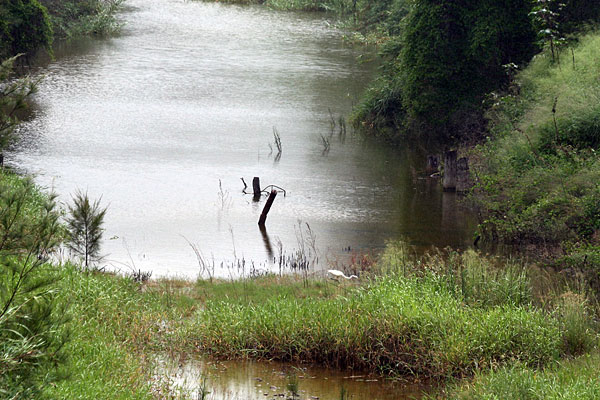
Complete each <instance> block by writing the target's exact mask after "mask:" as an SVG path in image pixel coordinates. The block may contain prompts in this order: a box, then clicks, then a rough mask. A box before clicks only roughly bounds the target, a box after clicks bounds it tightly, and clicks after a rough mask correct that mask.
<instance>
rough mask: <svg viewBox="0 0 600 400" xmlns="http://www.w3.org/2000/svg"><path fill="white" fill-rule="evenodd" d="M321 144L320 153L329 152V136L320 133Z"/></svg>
mask: <svg viewBox="0 0 600 400" xmlns="http://www.w3.org/2000/svg"><path fill="white" fill-rule="evenodd" d="M321 144H323V152H322V154H323V155H325V154H327V153H329V149H330V148H331V142H330V140H329V138H326V137H325V136H323V135H321Z"/></svg>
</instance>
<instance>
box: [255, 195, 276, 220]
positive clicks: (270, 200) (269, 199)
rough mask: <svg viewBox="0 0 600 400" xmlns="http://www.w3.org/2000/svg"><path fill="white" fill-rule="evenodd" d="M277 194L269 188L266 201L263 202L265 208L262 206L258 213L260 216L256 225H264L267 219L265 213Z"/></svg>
mask: <svg viewBox="0 0 600 400" xmlns="http://www.w3.org/2000/svg"><path fill="white" fill-rule="evenodd" d="M276 196H277V190H271V194H270V195H269V198H268V199H267V203H266V204H265V208H263V211H262V214H260V218H259V220H258V226H264V225H265V222H266V221H267V214H268V213H269V211H270V210H271V206H272V205H273V202H274V201H275V197H276Z"/></svg>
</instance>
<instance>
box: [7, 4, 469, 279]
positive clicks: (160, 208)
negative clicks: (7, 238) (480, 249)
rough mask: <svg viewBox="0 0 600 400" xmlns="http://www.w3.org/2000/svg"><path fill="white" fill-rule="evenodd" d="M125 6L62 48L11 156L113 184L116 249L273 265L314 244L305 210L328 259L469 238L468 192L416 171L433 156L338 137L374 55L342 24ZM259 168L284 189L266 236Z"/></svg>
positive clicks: (108, 197) (148, 257)
mask: <svg viewBox="0 0 600 400" xmlns="http://www.w3.org/2000/svg"><path fill="white" fill-rule="evenodd" d="M127 4H128V9H127V11H126V12H125V13H123V19H124V22H125V23H126V25H125V28H124V31H123V34H122V35H121V36H120V37H117V38H113V39H108V40H102V41H82V42H79V43H74V44H72V45H69V46H66V47H64V48H61V49H58V50H57V54H56V60H55V61H54V62H52V63H50V64H49V65H48V67H47V68H45V69H44V70H43V71H42V72H41V73H43V75H44V79H43V81H42V83H41V84H40V88H39V89H40V90H39V94H38V95H36V98H35V107H34V116H33V118H32V119H31V121H29V122H28V123H26V124H24V125H23V127H22V129H21V134H22V135H23V136H24V140H23V142H22V143H21V146H20V147H19V149H18V151H17V152H16V154H12V155H11V158H12V160H9V162H11V163H13V165H17V166H20V167H23V168H25V169H26V170H28V171H29V172H32V173H34V174H36V176H37V181H38V182H39V183H41V184H42V185H44V186H46V187H51V188H54V189H55V190H56V191H57V192H58V193H59V194H60V196H61V199H62V200H63V201H64V202H68V201H69V200H70V196H71V194H72V193H74V192H75V191H76V190H77V189H80V190H83V191H87V192H88V193H89V195H90V196H91V197H93V198H99V197H102V203H103V204H105V205H108V207H109V210H108V214H107V217H106V233H105V237H106V238H107V240H106V242H105V243H104V247H103V249H104V251H105V253H106V254H107V258H106V260H107V261H106V262H107V263H109V264H110V265H112V266H113V267H115V268H120V269H123V270H125V271H126V270H128V269H130V268H136V269H142V270H151V271H153V276H154V277H157V276H161V275H181V276H186V277H191V278H193V277H196V276H197V274H198V271H199V268H198V263H197V259H196V255H195V253H194V252H193V251H192V249H191V247H190V245H189V243H193V244H194V245H196V246H197V248H198V249H199V250H200V251H201V252H202V254H203V256H204V257H205V259H207V260H210V262H211V263H212V262H213V261H212V260H214V263H215V264H216V265H219V264H220V262H222V261H224V260H226V261H228V262H230V261H231V260H233V259H245V260H247V261H248V262H249V263H250V262H255V263H256V264H257V265H258V264H260V265H261V268H262V267H263V266H264V267H266V268H269V267H268V264H263V263H264V262H265V261H266V260H267V259H269V258H270V252H273V253H277V252H278V249H285V250H287V251H293V249H298V248H300V247H301V243H299V242H302V241H303V240H304V239H299V232H300V230H301V229H303V230H305V229H306V226H307V225H306V224H308V226H310V228H311V230H312V232H313V235H314V239H315V243H316V247H317V248H318V253H319V260H320V262H321V265H326V261H327V260H336V259H339V258H341V257H344V256H347V255H348V254H349V253H352V252H354V251H368V250H370V249H372V248H376V249H380V248H382V247H383V246H384V244H385V241H386V240H388V239H393V238H399V237H405V238H407V239H408V240H409V241H410V242H411V243H413V244H417V245H420V246H429V245H437V246H446V245H451V246H464V245H465V244H467V243H468V242H469V241H470V237H471V224H470V223H469V222H468V218H467V216H466V215H465V214H464V213H463V212H462V211H460V209H459V208H458V207H457V200H458V199H457V197H456V196H455V195H454V194H443V193H442V192H441V190H440V188H439V185H438V184H437V182H430V181H427V180H424V179H416V177H417V176H421V175H420V174H419V173H420V169H421V164H420V162H419V163H417V161H415V160H419V159H418V157H415V155H414V154H412V153H411V152H409V151H397V150H393V149H390V148H389V147H388V146H386V145H384V144H380V143H368V142H367V143H365V142H364V141H363V140H360V139H358V138H356V137H354V136H352V134H351V130H350V128H348V131H347V135H346V136H345V138H344V137H340V135H339V124H338V125H337V126H336V127H335V130H334V132H333V134H331V115H333V117H334V119H335V120H337V119H338V118H339V117H340V116H345V117H347V115H348V114H349V112H350V111H351V109H352V106H353V104H354V103H356V101H357V99H358V98H359V97H360V94H361V93H362V92H363V90H364V88H365V86H366V85H367V83H368V82H369V80H370V79H371V78H372V77H373V74H374V68H375V66H374V65H372V64H371V63H364V62H361V60H364V59H369V58H371V57H372V53H369V52H368V51H367V50H366V49H363V48H351V47H349V46H348V45H346V44H344V42H343V41H342V39H341V32H340V31H338V30H336V29H335V28H334V27H333V25H332V23H331V21H328V20H327V19H325V18H324V17H323V16H322V15H315V14H308V13H285V12H276V11H272V10H268V9H266V8H263V7H238V6H227V5H221V4H218V3H217V4H212V3H204V2H190V1H184V0H128V1H127ZM329 110H331V115H330V112H329ZM274 127H275V128H276V129H277V131H278V132H279V133H280V135H281V142H282V148H283V151H282V154H281V157H280V158H279V159H277V158H276V157H275V154H273V153H271V148H272V147H273V145H272V143H273V128H274ZM322 135H323V136H324V137H325V138H327V139H328V140H330V144H331V148H330V151H329V152H328V153H323V149H324V146H323V139H322V138H321V136H322ZM270 144H271V146H269V145H270ZM411 166H413V169H414V172H416V175H415V174H413V173H411ZM254 176H259V177H260V178H261V182H262V186H266V185H268V184H276V185H278V186H281V187H283V188H284V189H286V191H287V195H286V196H285V197H284V196H283V195H279V196H278V197H277V199H276V201H275V204H274V206H273V208H272V210H271V213H270V214H269V217H268V220H267V231H266V233H265V234H261V232H260V231H259V229H258V227H257V221H258V217H259V215H260V212H261V209H262V207H263V204H264V198H263V199H262V200H261V201H260V202H253V201H252V198H251V196H249V195H244V194H243V193H242V188H243V185H242V182H241V180H240V178H242V177H244V178H245V180H246V181H247V182H250V181H251V179H252V177H254ZM300 227H301V228H300ZM217 273H220V274H223V275H225V274H226V272H224V271H221V272H218V271H217Z"/></svg>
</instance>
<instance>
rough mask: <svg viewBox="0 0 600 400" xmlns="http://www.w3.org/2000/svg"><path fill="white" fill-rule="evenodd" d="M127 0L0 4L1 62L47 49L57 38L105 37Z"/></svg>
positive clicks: (113, 29) (32, 0)
mask: <svg viewBox="0 0 600 400" xmlns="http://www.w3.org/2000/svg"><path fill="white" fill-rule="evenodd" d="M123 1H124V0H8V1H5V2H2V3H0V60H2V59H6V58H9V57H12V56H15V55H17V54H21V53H24V54H28V55H30V54H33V53H35V51H37V50H40V49H44V50H46V51H48V52H49V53H52V43H53V41H54V39H66V38H70V37H75V36H106V35H110V34H114V33H116V32H117V31H118V30H119V28H120V24H119V23H118V21H117V19H116V13H117V11H118V10H119V8H120V6H121V4H122V3H123Z"/></svg>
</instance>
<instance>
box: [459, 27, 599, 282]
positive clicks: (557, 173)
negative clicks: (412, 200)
mask: <svg viewBox="0 0 600 400" xmlns="http://www.w3.org/2000/svg"><path fill="white" fill-rule="evenodd" d="M598 46H600V34H598V33H597V32H591V33H588V34H585V35H582V36H580V37H579V38H578V40H577V44H576V45H573V48H572V52H571V51H569V52H568V53H567V51H566V50H565V51H564V52H561V53H560V60H557V61H553V60H552V57H551V54H550V53H543V54H540V55H539V56H538V57H536V58H535V59H534V60H533V61H532V62H531V64H530V65H529V66H528V67H527V68H526V69H524V70H523V71H522V72H520V73H519V74H518V75H517V76H516V79H515V81H514V83H513V89H511V90H512V91H513V93H501V94H495V95H493V96H494V97H493V98H492V102H493V103H492V104H491V107H490V109H489V110H488V117H489V119H490V141H489V142H488V143H486V144H485V145H482V146H480V147H477V148H475V149H474V150H472V151H471V160H472V173H473V176H474V179H475V187H474V189H473V195H472V198H473V199H474V201H475V203H476V204H477V206H478V207H479V209H480V210H481V224H480V233H481V234H482V236H483V237H484V238H485V239H487V240H488V241H490V242H504V243H510V244H516V245H520V246H528V245H529V246H531V247H535V248H537V249H538V252H540V253H542V254H545V259H546V261H547V263H549V264H553V265H555V266H556V267H559V268H569V269H572V270H577V271H583V272H584V273H586V275H587V277H588V279H589V280H590V282H591V283H592V284H593V285H596V286H597V283H598V282H597V279H596V278H594V277H595V276H597V271H598V268H599V266H600V264H599V261H598V260H599V259H600V258H599V257H598V254H599V250H598V249H599V244H598V229H599V228H600V192H599V190H598V184H597V182H598V181H599V178H600V176H599V173H600V172H599V170H600V169H599V159H598V156H597V154H596V151H597V149H598V146H599V144H600V141H599V136H598V132H599V131H600V122H599V119H598V115H599V110H598V98H599V97H600V86H599V84H598V80H597V74H598V65H597V62H596V61H597V60H596V52H597V49H598ZM514 91H517V92H518V94H517V92H514Z"/></svg>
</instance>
